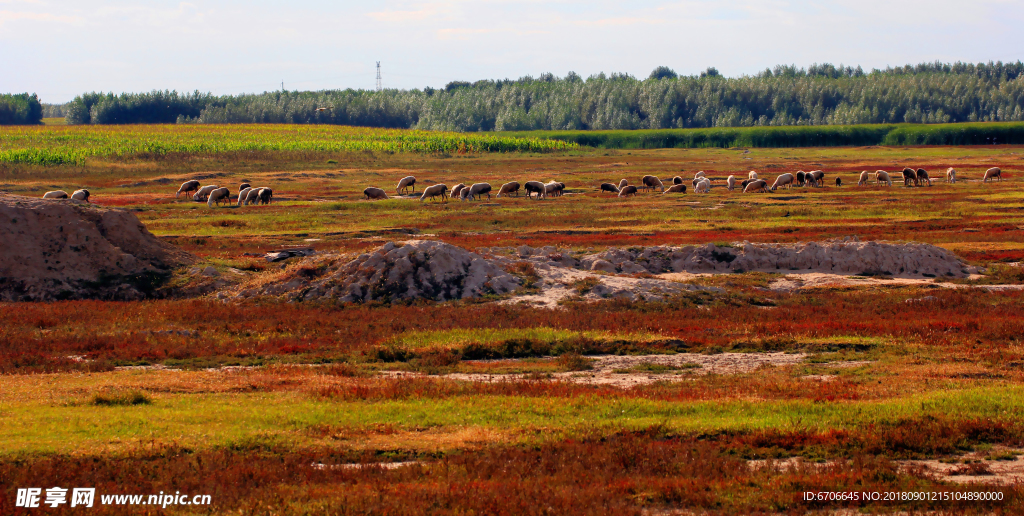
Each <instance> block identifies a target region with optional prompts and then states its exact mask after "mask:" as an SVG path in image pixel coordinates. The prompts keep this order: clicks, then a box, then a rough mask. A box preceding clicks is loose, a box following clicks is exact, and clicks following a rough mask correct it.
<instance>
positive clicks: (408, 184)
mask: <svg viewBox="0 0 1024 516" xmlns="http://www.w3.org/2000/svg"><path fill="white" fill-rule="evenodd" d="M409 188H412V193H416V178H415V177H412V176H406V177H403V178H402V180H401V181H399V182H398V188H395V195H402V190H406V191H407V192H408V190H409Z"/></svg>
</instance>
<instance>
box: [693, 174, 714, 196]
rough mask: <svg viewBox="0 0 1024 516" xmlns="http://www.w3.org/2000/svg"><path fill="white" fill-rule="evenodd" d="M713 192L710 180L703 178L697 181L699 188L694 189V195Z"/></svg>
mask: <svg viewBox="0 0 1024 516" xmlns="http://www.w3.org/2000/svg"><path fill="white" fill-rule="evenodd" d="M710 191H711V181H708V178H706V177H705V178H703V179H701V180H700V181H697V186H695V187H693V193H709V192H710Z"/></svg>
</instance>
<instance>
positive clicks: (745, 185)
mask: <svg viewBox="0 0 1024 516" xmlns="http://www.w3.org/2000/svg"><path fill="white" fill-rule="evenodd" d="M754 181H757V180H756V179H744V180H743V182H742V183H740V191H743V189H745V188H746V187H747V185H749V184H750V183H753V182H754Z"/></svg>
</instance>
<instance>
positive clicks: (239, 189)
mask: <svg viewBox="0 0 1024 516" xmlns="http://www.w3.org/2000/svg"><path fill="white" fill-rule="evenodd" d="M251 187H252V185H250V184H249V183H242V184H240V185H238V192H239V193H241V192H242V190H245V189H246V188H251Z"/></svg>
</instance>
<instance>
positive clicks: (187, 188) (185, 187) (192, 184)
mask: <svg viewBox="0 0 1024 516" xmlns="http://www.w3.org/2000/svg"><path fill="white" fill-rule="evenodd" d="M197 190H199V181H196V180H195V179H193V180H191V181H185V182H184V183H181V188H178V192H177V193H175V194H174V198H175V199H177V198H178V195H179V194H182V193H183V194H185V195H188V193H189V192H195V191H197Z"/></svg>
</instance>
